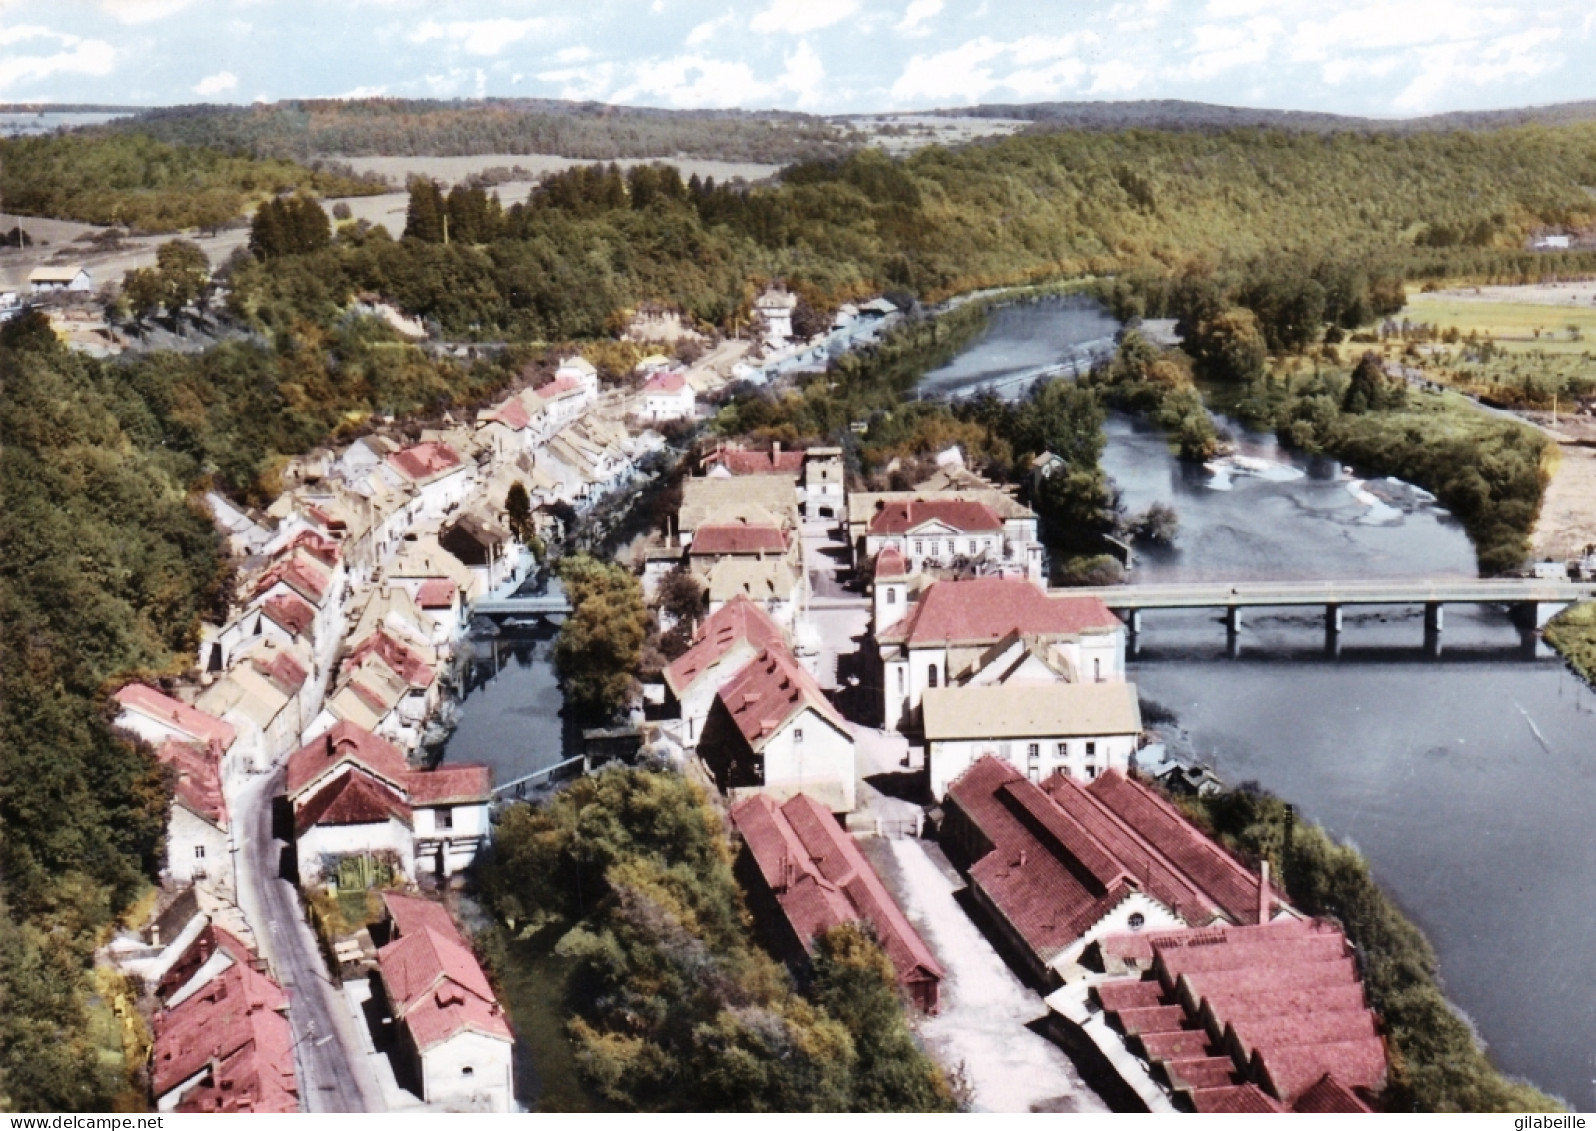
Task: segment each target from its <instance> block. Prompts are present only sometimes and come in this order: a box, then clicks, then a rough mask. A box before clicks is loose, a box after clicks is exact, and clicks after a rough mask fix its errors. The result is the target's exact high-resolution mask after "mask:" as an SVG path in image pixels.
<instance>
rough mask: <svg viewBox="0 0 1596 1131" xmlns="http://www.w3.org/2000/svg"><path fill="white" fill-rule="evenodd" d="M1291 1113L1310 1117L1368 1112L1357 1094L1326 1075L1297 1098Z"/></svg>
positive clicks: (1367, 1107)
mask: <svg viewBox="0 0 1596 1131" xmlns="http://www.w3.org/2000/svg"><path fill="white" fill-rule="evenodd" d="M1291 1110H1293V1111H1299V1112H1302V1113H1304V1114H1310V1115H1354V1114H1358V1113H1362V1112H1367V1111H1368V1110H1369V1105H1368V1104H1366V1103H1364V1102H1363V1100H1362V1099H1360V1098H1359V1097H1358V1095H1357V1093H1355V1092H1353V1091H1352V1089H1350V1088H1348V1087H1347V1086H1346V1085H1345V1084H1343V1083H1341V1081H1340V1080H1337V1079H1336V1078H1335V1077H1334V1076H1333V1075H1331V1074H1329V1073H1326V1074H1325V1076H1324V1078H1323V1079H1322V1080H1320V1081H1319V1082H1318V1083H1317V1084H1315V1085H1314V1086H1313V1087H1311V1088H1309V1089H1308V1090H1307V1091H1305V1092H1303V1093H1302V1095H1300V1096H1298V1097H1297V1102H1296V1103H1295V1104H1293V1105H1292V1109H1291Z"/></svg>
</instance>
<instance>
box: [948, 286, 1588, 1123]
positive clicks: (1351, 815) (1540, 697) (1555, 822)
mask: <svg viewBox="0 0 1596 1131" xmlns="http://www.w3.org/2000/svg"><path fill="white" fill-rule="evenodd" d="M1070 326H1086V327H1089V330H1087V331H1086V332H1088V333H1090V335H1091V336H1092V337H1098V336H1100V334H1101V330H1100V327H1099V326H1097V325H1092V324H1091V323H1090V322H1089V321H1087V320H1083V319H1082V318H1081V317H1080V314H1079V307H1078V304H1077V305H1069V304H1059V303H1042V304H1037V305H1033V306H1024V307H1016V308H1011V309H1009V310H1006V311H1003V312H1002V313H1001V315H1000V317H999V318H998V319H996V320H995V321H994V323H993V326H992V328H991V330H990V331H989V332H988V334H987V335H986V336H985V337H983V338H982V339H981V340H980V341H979V342H977V343H976V344H975V345H974V346H972V348H971V349H970V350H969V351H967V353H966V354H965V355H964V356H963V357H961V358H959V359H955V361H954V362H952V363H951V364H950V365H949V366H946V367H944V368H943V369H942V370H938V371H937V372H935V373H932V374H930V375H928V377H927V380H926V383H925V386H924V387H925V388H927V389H933V388H934V389H935V390H936V391H937V392H939V393H943V394H950V393H957V392H959V391H961V390H963V389H968V388H971V387H973V386H974V385H976V384H977V383H980V382H991V381H993V380H994V379H995V378H996V379H1000V378H1001V376H1002V374H1001V365H1000V364H994V363H993V362H994V359H997V358H999V357H1001V356H1002V355H1003V354H1004V353H1005V352H1007V353H1009V354H1012V355H1014V356H1016V357H1017V358H1019V359H1020V360H1019V361H1018V362H1017V363H1016V371H1018V370H1019V368H1020V367H1021V366H1034V365H1037V364H1039V362H1037V361H1036V360H1035V359H1034V356H1033V355H1034V353H1035V351H1034V350H1033V349H1031V347H1030V345H1029V344H1028V343H1030V342H1045V343H1047V348H1056V347H1058V346H1059V345H1060V344H1061V339H1067V338H1068V336H1069V330H1068V327H1070ZM1011 339H1014V340H1011ZM1062 344H1063V345H1064V346H1066V347H1067V346H1068V344H1069V343H1068V342H1067V341H1064V342H1063V343H1062ZM976 355H979V356H978V360H977V361H976V362H971V361H970V360H969V358H971V357H972V356H976ZM980 358H985V359H986V360H984V361H982V360H979V359H980ZM1238 434H1239V438H1240V440H1241V443H1240V454H1241V456H1242V457H1243V458H1242V459H1241V460H1240V461H1239V462H1238V463H1231V464H1227V465H1225V466H1221V467H1219V468H1217V473H1216V471H1214V470H1208V469H1202V468H1196V467H1188V466H1183V465H1181V464H1180V463H1179V462H1178V461H1176V460H1174V459H1173V458H1172V457H1171V456H1170V454H1169V451H1168V448H1167V446H1166V445H1165V443H1164V441H1163V438H1162V437H1161V436H1159V435H1157V434H1155V433H1152V432H1150V431H1148V430H1146V429H1144V428H1141V427H1139V426H1138V425H1136V424H1135V423H1134V422H1132V421H1129V420H1126V419H1123V418H1114V419H1112V420H1111V421H1110V424H1109V428H1108V448H1107V451H1106V453H1105V455H1104V465H1105V468H1106V469H1107V470H1108V472H1109V474H1111V475H1112V476H1113V477H1114V479H1115V480H1116V482H1117V483H1118V484H1119V486H1120V488H1121V490H1122V491H1123V493H1124V499H1125V503H1126V505H1127V506H1128V507H1129V508H1131V509H1133V510H1134V509H1139V508H1141V507H1143V506H1146V505H1147V504H1148V503H1150V502H1154V501H1163V502H1167V503H1170V504H1172V505H1173V506H1174V507H1175V508H1176V510H1177V511H1178V512H1179V515H1180V534H1179V538H1178V540H1177V545H1176V548H1175V549H1174V550H1173V551H1170V552H1167V553H1164V554H1159V555H1151V554H1148V555H1143V556H1142V557H1141V558H1140V559H1139V560H1138V564H1137V568H1136V570H1135V574H1134V577H1135V580H1138V581H1149V582H1151V581H1174V580H1192V579H1210V580H1218V579H1225V578H1237V579H1240V578H1255V579H1264V578H1276V579H1292V578H1300V579H1308V578H1329V579H1337V578H1366V577H1436V576H1441V575H1446V574H1452V575H1472V574H1473V571H1474V556H1473V552H1472V549H1471V548H1470V546H1469V543H1468V540H1467V538H1466V537H1465V536H1464V534H1463V532H1462V530H1461V529H1460V528H1459V526H1458V525H1457V523H1456V522H1455V521H1454V520H1452V519H1451V518H1450V516H1448V515H1446V514H1445V513H1444V512H1442V511H1440V510H1438V509H1437V508H1436V507H1435V506H1434V505H1433V504H1432V503H1430V502H1429V501H1427V500H1426V499H1425V497H1424V496H1423V495H1422V493H1415V492H1412V491H1409V490H1406V489H1404V488H1402V486H1401V485H1399V484H1392V483H1384V482H1377V483H1373V484H1363V483H1361V482H1360V481H1358V480H1357V479H1356V477H1355V476H1352V475H1349V474H1347V473H1345V472H1344V471H1343V470H1342V469H1341V468H1340V467H1339V465H1338V464H1336V463H1335V462H1334V461H1330V460H1314V461H1307V460H1301V459H1297V458H1294V457H1292V456H1290V455H1289V454H1288V453H1284V452H1282V451H1280V450H1279V449H1278V447H1277V446H1276V445H1275V444H1274V443H1273V441H1272V440H1271V439H1270V438H1268V437H1263V436H1256V435H1249V434H1246V433H1244V432H1240V433H1238ZM1423 637H1424V631H1423V621H1422V617H1421V616H1420V615H1419V614H1418V613H1417V611H1410V610H1405V609H1389V610H1375V611H1365V612H1356V611H1352V610H1349V611H1348V612H1347V614H1346V617H1345V629H1344V632H1343V633H1342V636H1341V645H1340V649H1339V654H1338V655H1337V654H1331V653H1330V652H1328V651H1327V650H1326V642H1325V634H1324V628H1323V622H1322V619H1321V618H1320V617H1319V616H1316V615H1313V614H1312V613H1310V612H1307V611H1296V612H1291V611H1289V610H1283V611H1282V615H1274V616H1271V615H1268V611H1267V610H1265V611H1260V612H1256V613H1253V614H1252V615H1251V616H1249V617H1248V618H1247V619H1246V621H1245V624H1244V627H1243V630H1242V633H1241V635H1240V637H1239V640H1238V645H1239V647H1238V648H1237V649H1236V650H1230V649H1228V648H1227V644H1226V633H1225V628H1224V626H1223V624H1222V623H1221V622H1220V621H1219V619H1218V618H1217V617H1216V616H1214V615H1211V614H1206V613H1151V614H1144V626H1143V632H1142V638H1141V641H1140V648H1139V651H1138V653H1137V655H1136V656H1135V657H1134V659H1133V661H1132V663H1131V665H1130V671H1131V678H1133V679H1134V680H1135V681H1136V682H1137V683H1138V684H1139V685H1140V688H1141V692H1142V695H1143V697H1144V698H1145V699H1148V700H1152V701H1155V702H1157V703H1159V704H1160V705H1162V706H1164V707H1166V708H1168V709H1169V710H1171V711H1172V712H1174V714H1175V716H1176V718H1177V723H1176V727H1177V728H1178V729H1177V731H1176V733H1174V734H1173V736H1172V737H1173V740H1174V741H1173V745H1174V746H1175V748H1176V749H1177V751H1183V752H1185V753H1190V754H1194V755H1196V756H1198V757H1200V758H1202V759H1204V760H1206V761H1209V762H1210V763H1212V764H1213V765H1214V766H1215V767H1216V768H1217V770H1218V771H1219V773H1220V774H1221V776H1223V777H1224V778H1225V779H1226V780H1227V781H1229V782H1232V783H1237V782H1241V781H1245V780H1248V779H1252V780H1256V781H1258V782H1259V783H1261V784H1262V785H1263V786H1264V787H1265V788H1267V789H1269V790H1271V791H1273V792H1275V793H1277V794H1279V795H1281V796H1283V797H1285V798H1287V799H1288V800H1290V801H1293V802H1295V803H1296V804H1297V806H1298V807H1299V809H1301V810H1302V811H1303V812H1304V813H1306V814H1307V815H1308V816H1310V817H1312V818H1313V819H1315V820H1317V821H1320V822H1321V823H1323V824H1324V825H1325V826H1326V827H1328V828H1329V829H1330V830H1331V831H1332V832H1334V833H1335V834H1336V835H1337V836H1339V837H1342V838H1345V839H1348V840H1351V841H1352V842H1354V843H1355V844H1356V845H1357V846H1358V847H1359V848H1360V849H1362V850H1363V852H1364V853H1365V854H1366V855H1367V856H1368V858H1369V860H1370V861H1371V863H1372V865H1373V868H1374V871H1375V874H1376V876H1377V877H1378V878H1379V880H1380V882H1381V883H1382V885H1384V886H1385V888H1386V889H1387V891H1389V892H1390V893H1391V894H1392V895H1393V896H1394V897H1395V898H1396V899H1397V901H1398V902H1399V903H1400V904H1401V905H1402V907H1403V909H1404V910H1406V911H1407V912H1408V913H1409V914H1410V915H1411V916H1412V917H1413V918H1414V919H1415V920H1416V921H1417V922H1418V923H1419V924H1420V925H1421V926H1422V927H1423V928H1424V929H1425V931H1426V933H1428V934H1429V936H1430V938H1431V940H1432V942H1433V943H1434V944H1435V947H1436V950H1437V952H1438V953H1439V955H1440V958H1441V966H1442V972H1443V975H1444V977H1445V980H1446V989H1447V993H1448V995H1449V996H1450V997H1451V999H1452V1000H1453V1001H1454V1002H1455V1003H1457V1004H1458V1005H1459V1006H1460V1007H1461V1008H1462V1009H1463V1010H1464V1011H1465V1012H1466V1013H1467V1014H1468V1015H1469V1016H1470V1018H1471V1019H1472V1020H1473V1021H1474V1023H1475V1024H1476V1025H1477V1027H1478V1029H1479V1031H1480V1032H1481V1034H1482V1035H1483V1037H1484V1038H1485V1040H1486V1041H1487V1042H1488V1044H1489V1047H1490V1050H1491V1053H1492V1056H1493V1057H1494V1058H1495V1060H1496V1062H1497V1063H1498V1064H1499V1065H1500V1066H1501V1067H1502V1068H1503V1069H1505V1070H1506V1071H1508V1072H1510V1073H1513V1074H1515V1075H1521V1076H1524V1077H1526V1078H1528V1079H1530V1080H1532V1081H1533V1082H1535V1083H1536V1084H1537V1085H1539V1086H1541V1087H1542V1088H1545V1089H1547V1090H1549V1091H1551V1092H1554V1093H1556V1094H1558V1095H1560V1096H1562V1097H1564V1098H1565V1099H1566V1100H1567V1101H1568V1102H1569V1103H1570V1104H1571V1105H1573V1106H1574V1107H1575V1108H1576V1109H1577V1110H1588V1109H1591V1108H1593V1107H1596V1055H1593V1053H1596V979H1593V977H1592V973H1593V972H1596V829H1593V825H1592V816H1593V814H1596V695H1593V694H1592V693H1591V691H1590V690H1589V689H1587V688H1586V687H1585V686H1584V685H1583V684H1582V683H1580V682H1579V681H1578V680H1576V679H1574V678H1573V677H1572V676H1570V675H1569V674H1568V673H1567V671H1566V669H1565V668H1564V667H1563V665H1562V663H1561V662H1560V661H1559V660H1557V659H1556V658H1555V657H1552V656H1550V655H1548V654H1547V653H1546V652H1545V650H1544V648H1539V649H1537V648H1535V647H1534V646H1533V640H1532V641H1530V646H1529V647H1528V648H1526V645H1525V642H1524V640H1523V639H1522V637H1521V636H1520V633H1519V631H1518V630H1517V628H1515V627H1514V625H1513V624H1512V623H1511V622H1510V621H1509V619H1508V618H1507V616H1506V615H1505V613H1503V612H1501V611H1499V610H1494V609H1476V608H1472V607H1468V606H1460V607H1453V608H1448V609H1447V610H1446V625H1445V631H1444V632H1443V633H1442V637H1441V639H1442V644H1443V647H1442V649H1441V651H1440V654H1439V655H1438V656H1436V655H1430V654H1427V653H1426V651H1425V649H1424V645H1423Z"/></svg>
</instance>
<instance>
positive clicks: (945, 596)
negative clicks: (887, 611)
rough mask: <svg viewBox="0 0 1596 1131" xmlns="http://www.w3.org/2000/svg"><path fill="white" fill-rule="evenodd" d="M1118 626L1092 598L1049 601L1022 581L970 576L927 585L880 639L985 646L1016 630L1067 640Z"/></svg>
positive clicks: (922, 644) (914, 644)
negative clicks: (901, 617)
mask: <svg viewBox="0 0 1596 1131" xmlns="http://www.w3.org/2000/svg"><path fill="white" fill-rule="evenodd" d="M1122 627H1123V626H1122V625H1121V623H1120V620H1119V618H1118V617H1116V616H1115V615H1114V614H1113V613H1112V612H1110V611H1109V608H1108V606H1107V605H1105V604H1104V603H1103V602H1102V601H1101V600H1100V599H1099V598H1097V597H1055V596H1052V595H1050V594H1048V593H1045V592H1043V591H1042V590H1041V589H1040V588H1038V587H1037V586H1036V585H1034V584H1033V583H1031V582H1029V581H1025V580H1023V579H1019V578H999V577H975V578H966V579H959V580H953V581H939V582H937V583H936V584H935V585H932V586H931V587H930V588H928V589H927V590H926V591H925V593H924V595H923V596H921V598H920V600H919V601H918V602H916V603H915V605H914V607H913V608H912V609H911V610H910V611H909V613H908V614H907V615H906V616H905V617H904V618H903V620H901V621H899V622H898V623H897V624H895V625H892V626H891V627H890V628H888V629H886V630H885V631H884V632H883V633H882V634H881V641H882V643H906V644H908V646H909V647H911V648H925V647H935V646H937V645H948V644H990V643H992V642H994V641H997V640H1001V639H1003V638H1004V637H1005V636H1008V635H1009V634H1011V633H1017V632H1020V633H1026V634H1028V635H1033V636H1055V637H1070V636H1078V635H1080V634H1082V633H1092V632H1117V631H1119V630H1120V629H1121V628H1122Z"/></svg>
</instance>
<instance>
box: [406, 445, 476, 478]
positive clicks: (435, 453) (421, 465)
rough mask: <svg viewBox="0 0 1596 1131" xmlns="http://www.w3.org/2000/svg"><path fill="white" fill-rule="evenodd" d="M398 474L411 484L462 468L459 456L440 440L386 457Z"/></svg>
mask: <svg viewBox="0 0 1596 1131" xmlns="http://www.w3.org/2000/svg"><path fill="white" fill-rule="evenodd" d="M388 462H389V463H391V464H392V465H393V466H394V467H395V468H396V469H398V471H399V473H400V474H401V475H403V476H404V477H405V478H406V479H409V480H411V481H412V482H416V483H421V482H425V481H428V480H432V479H436V478H437V477H438V476H440V475H444V474H446V473H448V472H450V471H453V470H454V469H455V468H457V467H460V466H462V464H461V461H460V454H459V453H458V452H456V451H455V450H454V449H453V448H451V447H450V446H449V445H448V444H445V443H443V442H442V441H440V440H429V441H428V442H427V443H425V444H417V445H416V446H415V447H413V448H406V449H405V450H404V451H402V452H395V453H393V455H391V456H389V457H388Z"/></svg>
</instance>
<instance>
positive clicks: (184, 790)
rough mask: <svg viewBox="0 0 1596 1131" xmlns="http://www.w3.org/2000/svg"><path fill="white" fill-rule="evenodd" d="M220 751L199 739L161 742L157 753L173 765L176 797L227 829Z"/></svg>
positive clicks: (207, 818)
mask: <svg viewBox="0 0 1596 1131" xmlns="http://www.w3.org/2000/svg"><path fill="white" fill-rule="evenodd" d="M218 753H219V751H218V750H216V749H215V748H214V747H208V746H206V745H204V744H203V743H198V742H172V741H167V742H163V743H161V744H160V745H159V746H157V747H156V748H155V756H156V757H157V758H159V759H160V760H161V763H162V764H163V765H167V766H170V767H172V770H173V771H174V772H175V773H176V775H177V784H176V785H175V786H174V788H173V791H172V796H173V800H175V801H176V802H177V804H179V805H181V806H183V808H185V809H187V810H188V811H189V812H190V813H193V814H194V815H195V816H196V817H199V818H200V819H201V820H204V821H207V822H209V823H210V824H212V825H215V826H216V827H217V828H218V829H221V830H222V831H224V832H225V831H226V830H227V798H226V795H225V794H223V792H222V775H221V771H220V769H219V768H218V766H217V755H218Z"/></svg>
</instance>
